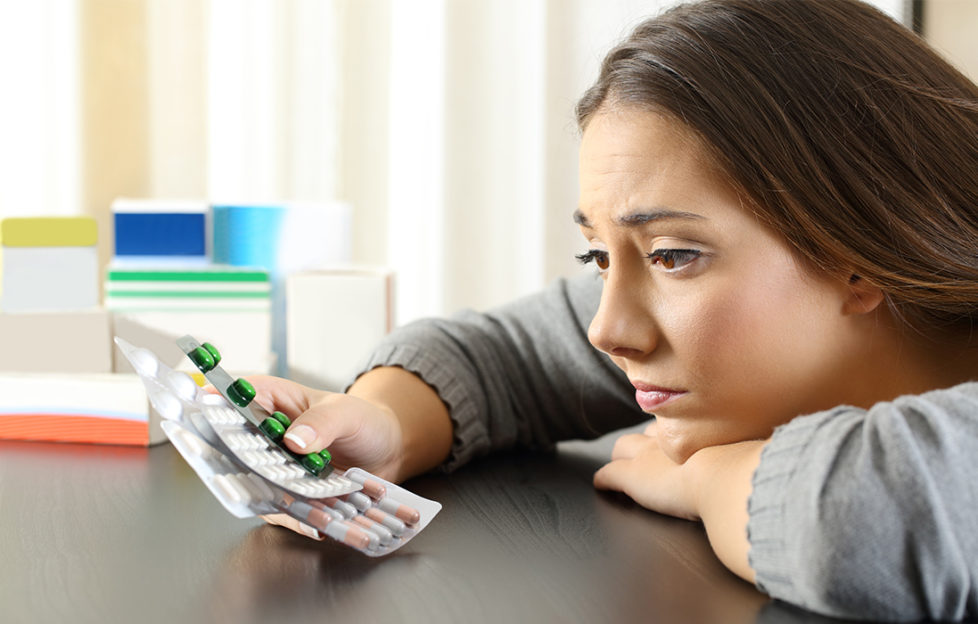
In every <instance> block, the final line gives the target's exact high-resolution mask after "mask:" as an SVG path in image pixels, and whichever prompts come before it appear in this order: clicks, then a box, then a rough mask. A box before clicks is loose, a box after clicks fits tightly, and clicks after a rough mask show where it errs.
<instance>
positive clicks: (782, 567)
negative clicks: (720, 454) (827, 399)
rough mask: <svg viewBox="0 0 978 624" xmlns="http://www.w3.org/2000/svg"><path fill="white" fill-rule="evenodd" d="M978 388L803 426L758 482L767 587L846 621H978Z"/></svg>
mask: <svg viewBox="0 0 978 624" xmlns="http://www.w3.org/2000/svg"><path fill="white" fill-rule="evenodd" d="M976 457H978V384H975V383H970V384H962V385H960V386H956V387H954V388H949V389H946V390H937V391H934V392H929V393H926V394H923V395H919V396H904V397H901V398H899V399H896V400H895V401H892V402H886V403H880V404H878V405H876V406H874V407H873V408H871V409H870V410H869V411H868V412H867V411H864V410H858V409H854V408H847V407H841V408H836V409H834V410H830V411H828V412H822V413H819V414H814V415H811V416H806V417H803V418H798V419H795V420H794V421H792V422H791V423H789V424H788V425H786V426H784V427H781V428H780V429H778V431H776V432H775V435H774V437H773V438H772V440H771V444H770V445H769V447H768V448H767V449H765V451H764V453H763V456H762V459H761V462H760V465H759V468H758V470H757V472H756V474H755V476H754V481H753V494H752V495H751V500H750V506H749V513H750V522H749V524H748V532H749V538H750V542H751V553H750V562H751V565H752V567H753V568H754V570H755V571H756V573H757V583H758V586H759V587H760V588H761V589H763V590H764V591H765V592H767V593H769V594H771V595H772V596H774V597H775V598H780V599H782V600H785V601H788V602H792V603H794V604H798V605H801V606H804V607H806V608H808V609H811V610H814V611H819V612H821V613H826V614H830V615H836V616H844V617H859V618H871V619H886V620H920V619H927V618H930V619H934V620H960V619H962V618H966V617H971V618H974V617H978V534H976V532H975V527H976V526H978V525H976V521H975V517H976V514H978V486H976V484H978V462H976V459H975V458H976Z"/></svg>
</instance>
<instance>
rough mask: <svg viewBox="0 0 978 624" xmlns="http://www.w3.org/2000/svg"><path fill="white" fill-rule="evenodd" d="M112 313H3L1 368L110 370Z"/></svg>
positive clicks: (41, 370)
mask: <svg viewBox="0 0 978 624" xmlns="http://www.w3.org/2000/svg"><path fill="white" fill-rule="evenodd" d="M109 320H110V319H109V313H108V312H106V311H105V310H101V309H92V310H80V311H75V312H36V313H18V314H0V345H2V346H0V372H19V373H109V372H112V336H111V333H110V323H109Z"/></svg>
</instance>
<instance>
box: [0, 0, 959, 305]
mask: <svg viewBox="0 0 978 624" xmlns="http://www.w3.org/2000/svg"><path fill="white" fill-rule="evenodd" d="M874 3H875V4H877V5H878V6H880V7H881V8H882V9H884V10H885V11H887V12H888V13H890V14H891V15H893V16H894V17H895V18H897V19H899V20H901V21H903V22H904V23H906V24H908V25H916V27H917V28H918V30H920V31H921V32H922V33H923V35H924V36H925V37H926V38H928V39H929V40H930V41H931V42H932V43H933V44H934V45H935V46H936V47H937V48H938V49H939V50H941V51H942V52H943V53H944V54H945V55H946V56H947V57H948V58H950V59H951V60H952V62H954V63H956V64H957V65H958V66H959V67H961V68H962V69H963V70H964V71H965V72H966V73H968V74H969V75H970V76H971V77H972V78H978V38H976V37H974V32H975V26H976V25H978V2H975V1H974V0H922V1H920V0H918V1H912V0H906V1H905V0H875V2H874ZM671 4H673V2H669V1H665V0H659V1H657V0H644V1H639V0H492V1H491V2H489V1H484V0H32V1H31V2H23V1H22V0H0V77H2V80H3V84H4V87H5V88H4V97H3V98H2V100H0V136H2V137H3V138H2V140H0V172H2V173H0V217H7V216H31V215H74V214H82V215H89V216H93V217H95V218H96V219H97V221H98V227H99V257H100V258H101V259H102V260H103V262H107V261H108V258H109V257H110V256H111V254H112V249H111V245H112V231H111V228H112V219H111V213H110V205H111V204H112V202H113V200H114V199H115V198H117V197H120V196H121V197H138V198H203V199H205V200H206V201H209V202H212V203H260V202H276V201H299V202H331V201H335V200H340V201H344V202H347V203H348V204H349V205H350V206H351V207H352V217H353V218H352V241H351V245H352V258H353V261H354V262H355V263H358V264H367V265H381V266H388V267H391V268H393V269H394V270H395V271H396V273H397V308H396V320H397V323H398V324H400V323H404V322H407V321H409V320H411V319H413V318H417V317H419V316H426V315H433V314H437V315H440V314H446V313H451V312H452V311H454V310H457V309H459V308H461V307H475V308H485V307H489V306H492V305H495V304H499V303H502V302H505V301H507V300H510V299H512V298H514V297H516V296H519V295H522V294H525V293H528V292H531V291H534V290H537V289H538V288H540V287H541V286H543V285H544V284H546V283H547V282H549V281H550V280H552V279H554V278H555V277H557V276H560V275H568V274H571V273H574V272H577V271H578V270H579V268H578V267H577V266H576V264H575V262H574V260H573V257H572V256H573V254H574V253H579V252H580V251H581V249H582V244H581V242H579V240H578V239H579V238H580V237H579V234H578V233H577V232H576V228H575V227H574V226H573V224H572V223H571V219H570V213H571V211H572V210H573V208H574V206H575V203H576V197H577V183H576V158H577V156H576V149H577V142H578V135H577V130H576V127H575V124H574V119H573V107H574V103H575V101H576V99H577V97H578V96H579V95H580V94H581V92H582V91H583V90H584V89H585V88H586V87H587V86H588V85H589V84H590V82H591V81H592V80H593V78H594V77H595V75H596V73H597V67H598V63H599V61H600V59H601V57H602V55H603V54H604V53H605V52H606V51H607V49H608V48H609V47H610V46H611V45H612V44H613V43H614V42H615V41H616V40H618V39H619V38H621V37H622V36H623V35H624V34H625V33H626V32H627V31H628V30H629V29H630V27H631V26H633V25H634V24H635V23H636V22H637V21H639V20H640V19H641V18H642V17H644V16H648V15H650V14H654V13H656V12H658V11H659V10H661V9H662V8H663V7H665V6H668V5H671Z"/></svg>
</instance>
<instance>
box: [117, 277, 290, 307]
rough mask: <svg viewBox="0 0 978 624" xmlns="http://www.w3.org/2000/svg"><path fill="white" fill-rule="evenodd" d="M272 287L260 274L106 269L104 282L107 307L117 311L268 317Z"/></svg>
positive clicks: (266, 278) (267, 278)
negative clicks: (258, 314)
mask: <svg viewBox="0 0 978 624" xmlns="http://www.w3.org/2000/svg"><path fill="white" fill-rule="evenodd" d="M271 284H272V283H271V279H270V277H269V274H268V272H267V271H262V270H258V269H239V268H235V267H225V266H207V267H200V268H180V269H170V268H163V269H160V268H142V267H139V268H128V267H127V268H119V267H110V268H109V270H108V272H107V273H106V279H105V307H106V308H108V309H110V310H112V311H115V312H130V311H151V310H152V311H167V310H179V311H259V312H268V311H270V310H271Z"/></svg>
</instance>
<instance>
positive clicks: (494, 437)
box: [361, 275, 648, 470]
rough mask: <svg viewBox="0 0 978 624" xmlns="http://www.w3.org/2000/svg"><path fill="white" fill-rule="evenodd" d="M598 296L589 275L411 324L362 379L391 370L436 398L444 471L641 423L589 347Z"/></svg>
mask: <svg viewBox="0 0 978 624" xmlns="http://www.w3.org/2000/svg"><path fill="white" fill-rule="evenodd" d="M600 295H601V281H600V280H599V279H597V278H596V277H595V276H593V275H586V276H580V277H578V278H575V279H572V280H563V279H561V280H558V281H557V282H555V283H554V284H552V285H551V286H550V287H549V288H547V289H546V290H545V291H543V292H541V293H539V294H536V295H531V296H529V297H526V298H523V299H520V300H518V301H516V302H513V303H511V304H508V305H506V306H503V307H500V308H497V309H494V310H491V311H489V312H486V313H479V312H474V311H471V310H470V311H464V312H462V313H460V314H457V315H455V316H454V317H452V318H449V319H426V320H423V321H417V322H414V323H411V324H409V325H406V326H404V327H402V328H399V329H397V330H395V331H394V332H392V333H391V334H390V335H388V336H387V337H386V338H385V339H384V340H383V341H382V342H381V343H380V345H379V346H378V347H377V349H376V350H375V351H374V352H373V354H372V355H371V356H370V358H369V360H368V361H367V363H366V364H365V366H364V367H363V369H362V370H363V371H364V372H365V371H367V370H370V369H372V368H375V367H378V366H398V367H401V368H404V369H406V370H408V371H410V372H412V373H414V374H416V375H418V376H419V377H421V378H422V379H423V380H424V381H425V382H426V383H427V384H428V385H430V386H431V387H433V388H434V389H435V390H436V391H437V392H438V394H439V396H440V397H441V399H442V401H444V402H445V404H446V405H447V406H448V409H449V413H450V415H451V418H452V422H453V426H454V441H453V445H452V452H451V455H450V457H449V460H448V462H447V463H446V465H445V466H444V468H445V469H448V470H451V469H454V468H456V467H458V466H459V465H461V464H463V463H465V462H467V461H470V460H471V459H473V458H475V457H478V456H481V455H485V454H486V453H489V452H491V451H494V450H498V449H504V448H513V447H525V448H549V447H551V446H552V445H553V444H554V443H555V442H557V441H559V440H565V439H573V438H593V437H597V436H599V435H601V434H603V433H606V432H608V431H612V430H614V429H618V428H621V427H625V426H628V425H632V424H635V423H638V422H641V421H642V420H646V419H648V416H646V415H645V414H643V413H642V412H641V410H640V409H639V408H638V406H637V405H636V404H635V402H634V400H633V396H634V390H633V389H632V388H631V386H630V385H629V384H628V380H627V378H626V377H625V375H624V374H623V373H622V372H621V371H620V370H619V369H618V368H617V367H616V366H615V365H614V364H613V363H612V362H611V360H610V359H609V358H608V357H607V356H605V355H604V354H602V353H601V352H599V351H597V350H596V349H594V348H593V347H592V346H591V344H590V343H589V342H588V340H587V327H588V324H589V323H590V322H591V318H592V317H593V316H594V313H595V311H596V310H597V305H598V301H599V299H600ZM361 374H362V372H361Z"/></svg>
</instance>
